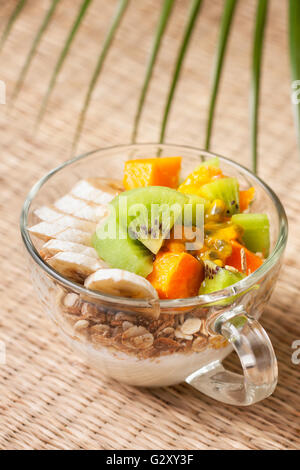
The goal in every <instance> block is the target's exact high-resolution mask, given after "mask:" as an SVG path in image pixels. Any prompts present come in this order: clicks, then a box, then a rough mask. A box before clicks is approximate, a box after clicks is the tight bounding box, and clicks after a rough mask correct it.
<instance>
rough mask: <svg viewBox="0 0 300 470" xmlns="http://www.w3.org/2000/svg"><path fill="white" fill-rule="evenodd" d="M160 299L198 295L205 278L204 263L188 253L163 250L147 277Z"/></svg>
mask: <svg viewBox="0 0 300 470" xmlns="http://www.w3.org/2000/svg"><path fill="white" fill-rule="evenodd" d="M147 279H148V281H149V282H151V284H152V285H153V287H155V289H156V290H157V292H158V295H159V298H160V299H183V298H186V297H193V296H195V295H198V291H199V288H200V284H201V282H202V281H203V279H204V267H203V264H202V263H200V262H199V261H197V260H196V258H194V257H193V256H192V255H190V254H188V253H171V252H163V251H162V252H161V253H159V254H158V255H157V257H156V260H155V261H154V263H153V271H152V273H151V274H149V276H148V277H147Z"/></svg>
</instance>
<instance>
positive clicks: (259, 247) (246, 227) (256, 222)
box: [232, 213, 270, 258]
mask: <svg viewBox="0 0 300 470" xmlns="http://www.w3.org/2000/svg"><path fill="white" fill-rule="evenodd" d="M232 222H233V223H234V224H236V225H238V226H239V227H242V229H243V236H242V239H243V242H244V243H245V246H246V248H248V250H250V251H253V253H257V252H260V253H262V254H263V256H264V257H265V258H266V257H267V256H268V255H269V250H270V223H269V219H268V216H267V214H252V213H250V214H235V215H233V216H232Z"/></svg>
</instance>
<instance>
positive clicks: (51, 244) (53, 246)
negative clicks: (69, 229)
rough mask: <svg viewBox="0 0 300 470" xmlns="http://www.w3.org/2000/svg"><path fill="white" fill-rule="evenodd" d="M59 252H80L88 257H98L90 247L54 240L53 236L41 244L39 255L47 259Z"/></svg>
mask: <svg viewBox="0 0 300 470" xmlns="http://www.w3.org/2000/svg"><path fill="white" fill-rule="evenodd" d="M61 252H69V253H81V254H83V255H86V256H89V257H90V258H94V259H99V257H98V255H97V252H96V250H95V249H94V248H92V247H89V246H86V245H81V244H80V243H74V242H68V241H65V240H56V239H55V238H54V239H52V240H49V241H48V242H47V243H45V244H44V245H43V246H42V249H41V251H40V255H41V256H42V258H44V259H48V258H51V257H52V256H54V255H56V254H57V253H61Z"/></svg>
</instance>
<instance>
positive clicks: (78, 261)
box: [47, 252, 107, 282]
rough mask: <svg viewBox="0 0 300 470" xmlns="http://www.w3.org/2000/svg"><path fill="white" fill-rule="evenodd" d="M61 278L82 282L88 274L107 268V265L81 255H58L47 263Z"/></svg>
mask: <svg viewBox="0 0 300 470" xmlns="http://www.w3.org/2000/svg"><path fill="white" fill-rule="evenodd" d="M47 263H48V264H50V266H52V268H54V269H55V270H56V271H58V272H59V273H60V274H62V275H63V276H65V277H67V278H69V279H72V280H74V281H76V282H83V281H84V279H85V278H86V277H87V276H89V275H90V274H92V273H94V272H95V271H97V270H99V269H103V268H106V267H107V264H106V263H105V262H104V261H102V260H100V259H98V260H96V259H95V258H92V257H90V256H86V255H84V254H82V253H69V252H65V253H58V254H57V255H55V256H53V257H52V258H50V259H49V260H48V261H47Z"/></svg>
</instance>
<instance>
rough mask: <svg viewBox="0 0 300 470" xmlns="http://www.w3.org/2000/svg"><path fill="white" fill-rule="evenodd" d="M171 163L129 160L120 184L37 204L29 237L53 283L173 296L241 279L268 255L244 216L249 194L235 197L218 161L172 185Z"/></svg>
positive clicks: (256, 226)
mask: <svg viewBox="0 0 300 470" xmlns="http://www.w3.org/2000/svg"><path fill="white" fill-rule="evenodd" d="M180 170H181V157H163V158H147V159H137V160H129V161H127V162H126V163H125V168H124V177H123V182H121V181H117V180H109V179H104V178H96V177H93V178H88V179H85V180H81V181H79V182H78V183H77V184H76V185H75V186H74V187H73V188H72V189H71V191H70V192H69V193H68V194H66V195H65V196H63V197H61V198H60V199H58V200H56V201H54V202H53V205H52V206H49V207H46V206H44V207H40V208H38V209H37V210H36V211H35V215H36V216H37V217H38V218H39V219H40V222H39V223H38V224H36V225H34V226H32V227H31V228H29V230H30V232H31V233H32V234H33V235H35V236H36V237H38V238H40V239H42V240H43V241H45V242H46V243H44V244H43V246H42V247H41V250H40V254H41V256H42V257H43V258H44V259H45V260H46V261H47V263H48V264H49V265H50V266H52V267H53V268H54V269H55V270H56V271H58V272H59V273H60V274H62V275H63V276H65V277H67V278H69V279H71V280H73V281H76V282H78V283H82V284H84V285H85V287H87V288H89V289H93V290H98V291H100V292H105V293H109V294H113V295H118V296H122V297H138V298H149V297H157V296H158V297H159V298H160V299H176V298H187V297H194V296H197V295H201V294H209V293H211V292H215V291H218V290H221V289H224V288H226V287H228V286H230V285H233V284H235V283H236V282H238V281H240V280H241V279H243V278H244V277H245V276H247V275H249V274H250V273H252V272H253V271H255V270H256V269H257V268H258V267H259V266H260V265H261V264H262V263H263V261H264V259H265V258H266V257H267V256H268V252H269V243H270V242H269V220H268V217H267V215H266V214H255V213H251V212H250V207H251V203H252V201H253V199H254V198H255V190H254V188H252V187H250V188H248V189H246V190H240V188H239V182H238V180H237V178H235V177H229V176H227V175H225V174H224V173H223V172H222V170H221V168H220V165H219V160H218V158H214V159H211V160H209V161H205V162H203V163H201V164H199V165H198V166H197V167H196V168H195V169H194V171H193V172H192V173H191V174H189V175H188V176H187V178H185V179H184V180H183V181H180Z"/></svg>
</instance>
